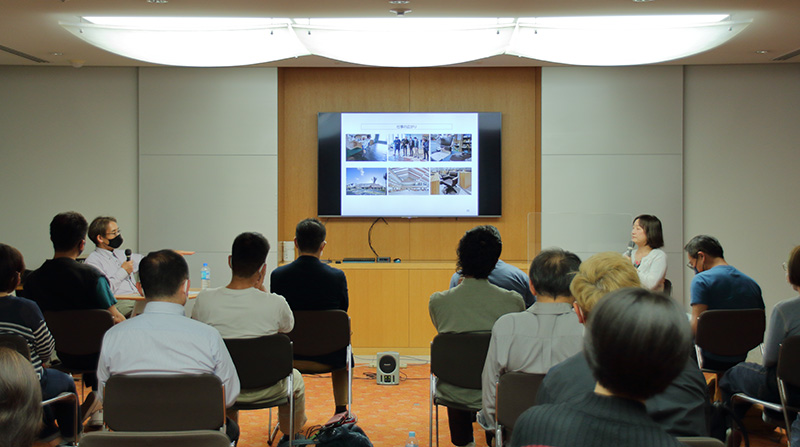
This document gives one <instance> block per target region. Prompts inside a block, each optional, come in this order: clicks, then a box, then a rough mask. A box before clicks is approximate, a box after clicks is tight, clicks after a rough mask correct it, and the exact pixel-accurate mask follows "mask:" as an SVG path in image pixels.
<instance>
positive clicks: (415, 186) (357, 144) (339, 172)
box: [317, 112, 502, 217]
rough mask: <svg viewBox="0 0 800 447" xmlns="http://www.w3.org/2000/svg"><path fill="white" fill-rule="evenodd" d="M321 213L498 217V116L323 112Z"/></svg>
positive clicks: (320, 117) (320, 118)
mask: <svg viewBox="0 0 800 447" xmlns="http://www.w3.org/2000/svg"><path fill="white" fill-rule="evenodd" d="M317 123H318V127H317V136H318V151H319V152H318V159H317V162H318V186H317V212H318V214H319V215H320V216H323V217H488V216H491V217H497V216H500V215H501V211H502V208H501V188H500V185H501V179H500V172H501V169H500V167H501V163H500V162H501V159H500V148H501V144H500V143H501V140H500V129H501V124H502V120H501V114H500V113H499V112H491V113H483V112H477V113H335V112H331V113H320V114H319V115H318V120H317Z"/></svg>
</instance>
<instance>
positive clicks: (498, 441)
mask: <svg viewBox="0 0 800 447" xmlns="http://www.w3.org/2000/svg"><path fill="white" fill-rule="evenodd" d="M495 410H496V409H495ZM494 446H495V447H503V427H502V426H501V425H500V424H497V427H495V431H494ZM490 447H491V446H490Z"/></svg>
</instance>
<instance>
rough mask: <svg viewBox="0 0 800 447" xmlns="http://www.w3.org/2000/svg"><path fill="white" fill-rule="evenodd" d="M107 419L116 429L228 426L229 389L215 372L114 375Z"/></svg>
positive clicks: (105, 399) (109, 386)
mask: <svg viewBox="0 0 800 447" xmlns="http://www.w3.org/2000/svg"><path fill="white" fill-rule="evenodd" d="M103 419H104V423H105V425H106V426H107V427H108V428H110V429H111V430H114V431H146V432H150V431H184V430H220V429H221V430H222V431H223V432H224V430H225V393H224V390H223V387H222V381H220V379H219V377H217V376H215V375H213V374H175V375H149V374H148V375H112V376H111V377H110V378H109V379H108V382H106V385H105V388H104V391H103Z"/></svg>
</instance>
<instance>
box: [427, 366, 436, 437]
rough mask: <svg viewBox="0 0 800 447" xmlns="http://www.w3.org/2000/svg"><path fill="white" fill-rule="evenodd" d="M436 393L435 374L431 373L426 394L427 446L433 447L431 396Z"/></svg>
mask: <svg viewBox="0 0 800 447" xmlns="http://www.w3.org/2000/svg"><path fill="white" fill-rule="evenodd" d="M435 393H436V376H434V375H433V374H431V382H430V390H429V396H428V447H433V397H434V396H435Z"/></svg>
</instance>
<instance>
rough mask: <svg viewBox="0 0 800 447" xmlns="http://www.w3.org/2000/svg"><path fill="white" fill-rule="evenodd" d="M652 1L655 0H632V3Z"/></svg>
mask: <svg viewBox="0 0 800 447" xmlns="http://www.w3.org/2000/svg"><path fill="white" fill-rule="evenodd" d="M654 1H655V0H633V2H634V3H650V2H654Z"/></svg>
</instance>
